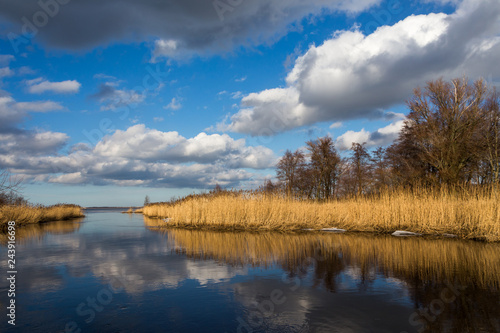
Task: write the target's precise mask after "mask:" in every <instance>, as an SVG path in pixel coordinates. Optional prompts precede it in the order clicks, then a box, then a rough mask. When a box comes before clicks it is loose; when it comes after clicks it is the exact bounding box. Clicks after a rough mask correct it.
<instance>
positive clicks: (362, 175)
mask: <svg viewBox="0 0 500 333" xmlns="http://www.w3.org/2000/svg"><path fill="white" fill-rule="evenodd" d="M365 145H366V142H364V143H363V144H359V143H356V142H353V143H352V147H351V150H352V156H351V158H350V162H351V168H352V172H353V176H354V182H355V188H356V194H357V195H361V194H363V193H365V190H366V188H367V186H368V182H369V181H370V178H371V175H370V173H371V157H370V154H369V153H368V151H367V150H366V148H365Z"/></svg>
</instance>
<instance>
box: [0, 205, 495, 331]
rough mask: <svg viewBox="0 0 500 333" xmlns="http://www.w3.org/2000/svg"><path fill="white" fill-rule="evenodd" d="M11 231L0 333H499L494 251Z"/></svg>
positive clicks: (442, 245) (470, 246)
mask: <svg viewBox="0 0 500 333" xmlns="http://www.w3.org/2000/svg"><path fill="white" fill-rule="evenodd" d="M86 214H87V217H86V218H84V219H81V220H77V221H72V222H55V223H48V224H44V225H42V226H33V227H30V228H24V229H19V230H18V231H17V248H16V251H17V252H16V263H17V271H18V274H17V281H16V304H17V309H16V311H17V312H16V326H15V327H12V326H11V325H8V324H7V319H8V318H7V316H6V304H7V302H8V298H7V290H8V289H9V288H8V284H7V282H6V276H7V273H6V271H7V251H6V247H5V238H2V239H0V240H1V243H2V245H1V248H0V258H1V264H0V272H1V273H0V276H2V278H1V279H0V305H1V308H2V310H1V311H0V314H1V316H2V319H1V322H0V331H1V332H10V331H12V332H79V330H81V331H80V332H398V333H399V332H408V333H410V332H500V291H499V287H500V245H499V244H483V243H475V242H465V241H460V240H454V239H421V238H412V239H401V238H395V237H391V236H371V235H362V234H355V235H348V234H344V235H339V234H328V233H320V232H310V233H301V234H280V233H229V232H227V233H221V232H207V231H189V230H163V229H159V228H158V226H159V225H161V222H159V221H157V220H151V219H144V218H143V217H142V216H141V215H125V214H120V213H119V212H116V211H99V210H93V211H87V212H86Z"/></svg>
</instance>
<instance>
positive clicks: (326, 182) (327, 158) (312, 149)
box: [307, 136, 340, 199]
mask: <svg viewBox="0 0 500 333" xmlns="http://www.w3.org/2000/svg"><path fill="white" fill-rule="evenodd" d="M307 149H308V150H309V156H310V160H311V162H310V172H311V174H312V175H313V177H314V178H315V179H316V197H317V198H318V199H319V198H324V199H329V198H330V197H332V195H333V194H334V193H335V185H336V183H337V179H338V173H339V163H340V157H339V155H338V153H337V150H336V149H335V145H334V143H333V140H332V138H331V137H329V136H325V137H323V138H319V139H317V140H314V141H308V142H307Z"/></svg>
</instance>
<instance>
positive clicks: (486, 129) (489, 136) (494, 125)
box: [480, 90, 500, 185]
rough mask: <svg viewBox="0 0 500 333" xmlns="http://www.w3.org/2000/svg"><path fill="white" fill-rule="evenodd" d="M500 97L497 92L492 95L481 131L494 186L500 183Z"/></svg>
mask: <svg viewBox="0 0 500 333" xmlns="http://www.w3.org/2000/svg"><path fill="white" fill-rule="evenodd" d="M499 99H500V96H499V95H498V93H497V91H496V90H493V91H492V92H491V93H490V96H489V97H488V99H487V102H486V107H485V108H484V110H483V115H482V118H483V119H484V121H483V126H482V128H481V131H480V135H481V139H482V140H481V141H482V143H483V149H482V154H483V156H484V162H485V165H486V166H487V174H483V175H482V176H483V177H485V178H486V177H488V176H489V177H488V178H490V179H491V182H492V183H494V184H497V185H498V184H499V183H500V107H499V105H500V101H499Z"/></svg>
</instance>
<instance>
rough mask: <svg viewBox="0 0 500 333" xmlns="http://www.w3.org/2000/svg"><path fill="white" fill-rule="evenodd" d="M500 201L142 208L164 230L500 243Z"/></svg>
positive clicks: (255, 198) (275, 199)
mask: <svg viewBox="0 0 500 333" xmlns="http://www.w3.org/2000/svg"><path fill="white" fill-rule="evenodd" d="M498 198H500V195H499V192H498V190H494V189H492V188H488V189H486V188H482V189H469V190H453V189H452V190H425V189H422V190H418V191H404V190H403V191H386V192H385V193H383V194H381V195H379V196H377V197H374V196H373V197H356V198H351V199H343V200H335V201H329V202H316V201H300V200H294V199H287V198H283V197H279V196H271V195H262V194H253V195H248V194H241V195H222V196H212V197H210V196H200V197H192V198H189V199H187V200H182V201H180V202H178V203H177V204H168V203H165V204H154V205H149V206H147V207H144V210H143V211H144V215H145V216H148V217H159V218H169V219H170V220H169V222H168V224H167V225H166V226H170V227H188V228H203V229H217V230H297V229H303V228H313V229H319V228H325V227H336V228H342V229H346V230H348V231H369V232H378V233H389V232H394V231H396V230H407V231H412V232H417V233H424V234H436V233H450V234H455V235H458V236H459V237H461V238H464V239H478V240H484V241H500V204H499V200H498Z"/></svg>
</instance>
